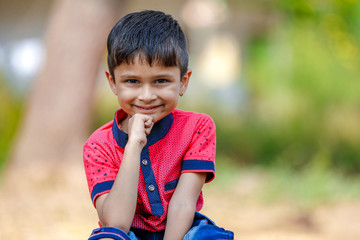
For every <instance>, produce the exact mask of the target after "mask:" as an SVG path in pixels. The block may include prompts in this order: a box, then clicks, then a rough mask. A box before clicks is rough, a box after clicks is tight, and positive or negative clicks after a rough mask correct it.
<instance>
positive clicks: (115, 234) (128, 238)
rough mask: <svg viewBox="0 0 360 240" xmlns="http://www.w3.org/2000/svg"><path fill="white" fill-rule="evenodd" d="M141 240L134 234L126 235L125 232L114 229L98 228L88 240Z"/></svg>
mask: <svg viewBox="0 0 360 240" xmlns="http://www.w3.org/2000/svg"><path fill="white" fill-rule="evenodd" d="M100 239H101V240H108V239H109V240H113V239H115V240H140V239H139V238H137V237H136V236H135V234H134V233H133V232H131V231H130V232H129V234H126V233H125V232H124V231H122V230H121V229H118V228H114V227H101V228H96V229H94V230H93V232H92V233H91V235H90V237H89V239H88V240H100Z"/></svg>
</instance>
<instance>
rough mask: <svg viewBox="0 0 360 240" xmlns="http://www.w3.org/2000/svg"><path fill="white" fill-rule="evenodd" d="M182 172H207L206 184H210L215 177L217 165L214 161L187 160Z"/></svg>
mask: <svg viewBox="0 0 360 240" xmlns="http://www.w3.org/2000/svg"><path fill="white" fill-rule="evenodd" d="M181 171H194V172H196V171H198V172H207V177H206V182H209V181H211V180H212V179H213V178H214V177H215V174H214V173H215V164H214V162H213V161H204V160H185V161H183V164H182V169H181Z"/></svg>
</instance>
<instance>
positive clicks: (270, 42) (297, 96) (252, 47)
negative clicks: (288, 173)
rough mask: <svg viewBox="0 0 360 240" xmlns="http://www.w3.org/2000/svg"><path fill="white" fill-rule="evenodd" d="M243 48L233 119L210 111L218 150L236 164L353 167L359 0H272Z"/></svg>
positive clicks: (357, 137)
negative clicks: (240, 91)
mask: <svg viewBox="0 0 360 240" xmlns="http://www.w3.org/2000/svg"><path fill="white" fill-rule="evenodd" d="M274 9H276V11H278V19H277V26H276V27H275V28H274V29H272V31H271V32H266V33H262V34H258V35H257V36H254V37H253V39H252V40H251V41H250V42H249V45H248V46H247V48H246V49H245V52H246V54H245V55H246V56H245V61H244V64H245V65H244V66H243V72H244V75H245V79H246V84H248V85H249V87H248V89H250V93H249V95H250V99H249V104H248V108H247V111H246V112H242V113H241V115H239V116H236V118H237V119H238V120H237V122H238V124H228V123H227V122H228V121H229V120H228V118H225V117H224V118H222V117H220V116H215V119H216V120H217V123H218V125H217V126H218V128H217V129H218V153H219V154H221V155H227V156H231V157H233V158H235V159H237V160H238V161H239V162H241V163H244V164H260V165H266V166H268V165H282V166H290V167H292V168H294V169H304V168H306V167H312V166H316V167H320V168H322V169H329V168H334V169H339V170H341V171H344V172H346V173H359V172H360V148H359V146H360V124H359V122H360V94H359V92H360V81H359V80H360V78H359V77H360V49H359V46H360V44H359V43H360V2H359V1H351V0H345V1H340V0H332V1H305V0H292V1H285V0H284V1H277V3H276V4H275V5H274Z"/></svg>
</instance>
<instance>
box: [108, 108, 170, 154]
mask: <svg viewBox="0 0 360 240" xmlns="http://www.w3.org/2000/svg"><path fill="white" fill-rule="evenodd" d="M126 117H127V114H126V113H125V112H124V111H123V110H122V109H119V110H118V111H116V113H115V117H114V122H113V126H112V132H113V135H114V138H115V141H116V143H117V144H118V145H119V147H121V148H125V145H126V143H127V141H128V134H127V133H125V132H123V131H121V130H120V129H119V127H118V123H119V122H120V121H121V120H122V119H124V118H126ZM173 121H174V117H173V116H172V114H171V113H170V114H169V115H167V116H166V117H164V118H163V119H161V120H160V121H158V122H157V123H155V125H154V126H153V128H152V130H151V133H150V134H149V135H148V136H147V144H146V145H147V146H150V145H152V144H154V143H156V142H157V141H159V140H160V139H162V138H163V137H165V136H166V134H167V133H168V132H169V130H170V128H171V126H172V123H173Z"/></svg>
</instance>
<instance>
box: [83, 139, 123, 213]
mask: <svg viewBox="0 0 360 240" xmlns="http://www.w3.org/2000/svg"><path fill="white" fill-rule="evenodd" d="M110 153H111V151H109V150H108V149H107V148H106V147H104V146H101V145H100V144H98V143H96V142H91V141H90V142H87V143H85V145H84V148H83V160H84V167H85V173H86V178H87V183H88V187H89V192H90V195H91V200H92V202H93V204H94V206H95V200H96V198H97V197H98V196H100V195H102V194H104V193H107V192H109V191H110V190H111V187H112V185H113V183H114V181H115V178H116V175H117V172H118V167H117V166H116V164H115V162H114V161H113V160H112V159H113V158H112V157H111V154H110Z"/></svg>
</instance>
